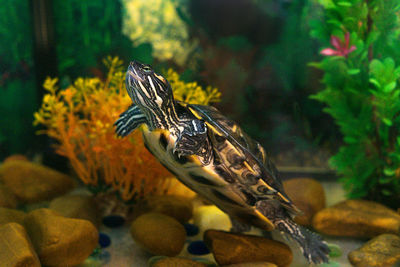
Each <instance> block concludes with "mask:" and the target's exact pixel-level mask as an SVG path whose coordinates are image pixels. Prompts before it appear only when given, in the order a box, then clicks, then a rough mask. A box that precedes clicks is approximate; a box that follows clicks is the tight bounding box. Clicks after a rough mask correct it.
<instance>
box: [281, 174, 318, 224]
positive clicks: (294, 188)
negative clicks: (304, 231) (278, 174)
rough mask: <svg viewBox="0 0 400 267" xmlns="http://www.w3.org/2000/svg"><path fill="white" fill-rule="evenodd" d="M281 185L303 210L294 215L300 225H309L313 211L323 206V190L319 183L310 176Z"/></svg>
mask: <svg viewBox="0 0 400 267" xmlns="http://www.w3.org/2000/svg"><path fill="white" fill-rule="evenodd" d="M283 187H284V189H285V192H286V193H287V195H288V196H289V198H290V199H291V200H292V201H293V203H294V204H295V205H296V206H297V207H298V208H299V209H300V210H301V211H302V212H303V214H302V215H299V216H296V218H295V221H296V222H297V223H298V224H300V225H306V226H308V225H311V221H312V218H313V216H314V215H315V213H317V212H318V211H320V210H322V209H323V208H325V191H324V188H323V187H322V185H321V183H320V182H318V181H316V180H314V179H310V178H296V179H290V180H287V181H284V182H283Z"/></svg>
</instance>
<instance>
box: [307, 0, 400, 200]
mask: <svg viewBox="0 0 400 267" xmlns="http://www.w3.org/2000/svg"><path fill="white" fill-rule="evenodd" d="M319 3H320V4H321V5H322V7H323V10H322V13H321V18H320V20H319V21H317V20H315V21H312V22H311V25H312V28H313V30H312V32H311V35H312V36H313V37H315V38H317V39H319V40H320V41H321V42H322V44H323V47H328V46H329V44H328V42H329V39H330V40H331V45H333V46H334V47H335V48H336V50H333V49H332V50H331V49H330V48H325V49H323V50H322V51H321V53H322V54H323V55H324V56H325V57H324V58H323V59H322V61H320V62H318V63H312V64H311V65H312V66H315V67H317V68H319V69H321V70H323V71H324V77H323V79H322V82H323V84H324V85H325V89H324V90H322V91H321V92H319V93H318V94H316V95H314V96H312V97H313V98H315V99H317V100H319V101H321V102H323V103H325V104H326V108H325V111H326V112H327V113H329V114H330V115H331V116H332V117H333V118H334V119H335V120H336V123H337V125H338V126H339V128H340V131H341V133H342V134H343V145H342V146H341V147H340V149H339V152H338V153H337V154H336V155H335V156H334V157H333V158H332V159H331V164H332V165H333V166H334V167H336V169H337V171H338V172H339V174H340V175H342V176H343V178H342V182H343V183H344V186H345V188H346V189H347V190H348V195H349V197H351V198H367V199H372V200H376V201H381V202H384V203H385V204H387V205H390V206H396V205H397V204H398V203H399V202H400V101H399V96H400V84H399V83H398V79H399V78H400V39H399V37H400V36H399V35H400V18H399V15H398V14H399V11H400V3H399V2H398V1H397V0H369V1H367V0H329V1H326V0H319ZM321 20H322V22H321ZM341 40H344V41H341Z"/></svg>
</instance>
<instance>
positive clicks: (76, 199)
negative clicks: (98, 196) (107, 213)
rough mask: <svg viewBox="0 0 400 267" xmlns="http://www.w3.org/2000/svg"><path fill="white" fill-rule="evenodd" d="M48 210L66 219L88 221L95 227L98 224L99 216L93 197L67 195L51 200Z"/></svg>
mask: <svg viewBox="0 0 400 267" xmlns="http://www.w3.org/2000/svg"><path fill="white" fill-rule="evenodd" d="M49 209H51V210H54V211H56V212H57V213H59V214H60V215H62V216H64V217H68V218H75V219H82V220H88V221H90V222H91V223H93V224H94V225H95V226H99V224H100V214H99V210H98V208H97V205H96V202H95V201H94V199H93V197H91V196H85V195H67V196H61V197H58V198H55V199H53V200H52V201H51V202H50V205H49Z"/></svg>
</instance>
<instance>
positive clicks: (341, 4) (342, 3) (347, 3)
mask: <svg viewBox="0 0 400 267" xmlns="http://www.w3.org/2000/svg"><path fill="white" fill-rule="evenodd" d="M337 4H338V6H345V7H351V6H352V4H351V3H350V2H347V1H340V2H338V3H337Z"/></svg>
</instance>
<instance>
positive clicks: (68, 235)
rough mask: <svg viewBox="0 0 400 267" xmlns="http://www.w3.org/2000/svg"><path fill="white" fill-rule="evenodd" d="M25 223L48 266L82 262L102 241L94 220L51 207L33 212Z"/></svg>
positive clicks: (70, 264) (33, 242)
mask: <svg viewBox="0 0 400 267" xmlns="http://www.w3.org/2000/svg"><path fill="white" fill-rule="evenodd" d="M24 225H25V228H26V230H27V232H28V234H29V236H30V238H31V240H32V244H33V246H34V247H35V250H36V252H37V253H38V255H39V259H40V262H41V263H42V264H43V265H46V266H74V265H77V264H80V263H81V262H83V261H84V260H85V259H86V258H87V257H89V256H90V254H91V253H92V252H93V250H94V248H95V247H96V246H97V244H98V238H99V233H98V231H97V229H96V227H95V226H94V225H93V224H92V223H91V222H89V221H87V220H81V219H71V218H65V217H62V216H61V215H59V214H58V213H56V212H55V211H53V210H50V209H38V210H34V211H32V212H30V213H29V214H27V215H26V217H25V220H24Z"/></svg>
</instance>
